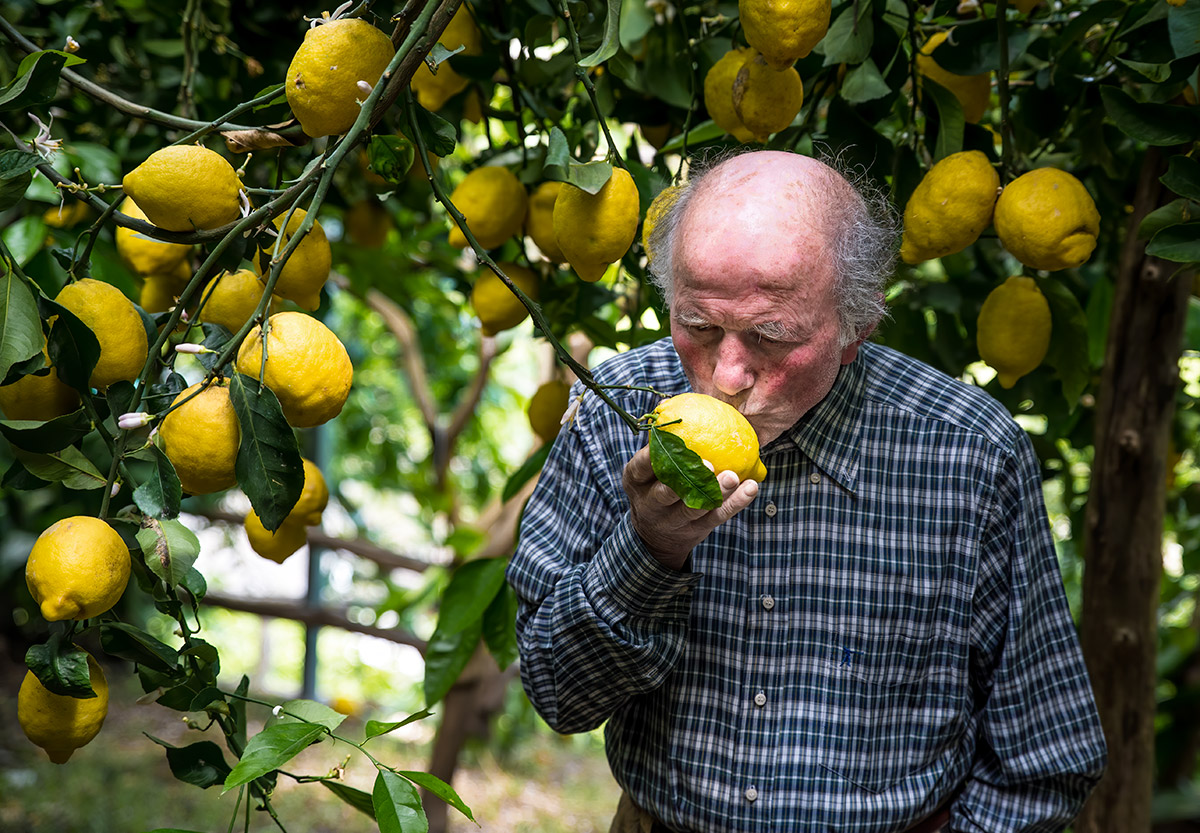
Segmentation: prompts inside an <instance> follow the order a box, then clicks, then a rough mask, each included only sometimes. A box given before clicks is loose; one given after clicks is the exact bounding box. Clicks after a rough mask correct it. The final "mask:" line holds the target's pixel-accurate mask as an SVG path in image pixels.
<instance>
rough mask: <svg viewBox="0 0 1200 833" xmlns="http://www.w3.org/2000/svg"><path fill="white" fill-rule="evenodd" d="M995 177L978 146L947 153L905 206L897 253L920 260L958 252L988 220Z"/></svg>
mask: <svg viewBox="0 0 1200 833" xmlns="http://www.w3.org/2000/svg"><path fill="white" fill-rule="evenodd" d="M999 188H1000V176H999V175H998V174H997V173H996V170H995V168H993V167H992V163H991V162H989V161H988V158H987V157H986V156H984V155H983V154H982V153H981V152H980V151H977V150H965V151H962V152H961V153H952V154H950V155H949V156H947V157H946V158H945V159H943V160H942V161H940V162H938V163H937V164H936V165H934V166H933V167H932V168H930V169H929V173H927V174H925V176H924V178H922V179H921V182H920V184H919V185H917V188H916V190H915V191H913V194H912V196H911V197H909V199H908V204H907V205H905V206H904V242H903V244H902V245H901V246H900V257H901V258H902V259H903V260H904V262H905V263H913V264H916V263H920V262H921V261H924V260H930V259H931V258H935V257H945V256H946V255H952V254H954V253H955V252H961V251H962V250H963V249H965V248H966V247H967V246H970V245H971V244H972V243H974V242H975V241H976V240H978V239H979V235H980V233H981V232H982V231H983V230H984V229H985V228H987V226H988V224H989V223H990V222H991V221H992V209H993V207H994V206H995V205H996V193H997V191H998V190H999Z"/></svg>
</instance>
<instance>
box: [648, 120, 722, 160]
mask: <svg viewBox="0 0 1200 833" xmlns="http://www.w3.org/2000/svg"><path fill="white" fill-rule="evenodd" d="M724 135H725V131H724V130H722V129H721V128H719V127H717V123H716V122H714V121H712V120H711V119H710V120H709V121H705V122H701V123H700V124H698V125H696V126H695V127H693V128H692V129H691V130H689V131H688V132H687V133H680V134H679V135H678V136H676V137H674V138H673V139H671V140H670V141H668V142H667V143H666V144H665V145H663V146H662V147H661V148H659V149H658V152H659V153H675V152H677V151H680V150H683V144H684V141H685V140H686V141H687V145H688V147H696V146H697V145H702V144H704V143H706V142H711V141H713V140H714V139H720V138H721V137H722V136H724Z"/></svg>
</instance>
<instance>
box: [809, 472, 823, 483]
mask: <svg viewBox="0 0 1200 833" xmlns="http://www.w3.org/2000/svg"><path fill="white" fill-rule="evenodd" d="M808 482H809V483H812V484H814V485H815V484H817V483H820V482H821V475H819V474H817V473H816V472H815V471H814V472H813V473H812V474H810V475H809V476H808Z"/></svg>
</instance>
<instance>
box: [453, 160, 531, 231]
mask: <svg viewBox="0 0 1200 833" xmlns="http://www.w3.org/2000/svg"><path fill="white" fill-rule="evenodd" d="M450 202H452V203H453V204H454V205H455V207H457V208H458V210H459V211H461V212H462V215H463V217H464V218H465V219H466V222H467V226H468V228H470V229H471V233H472V234H473V235H475V239H476V240H477V241H478V242H479V245H480V246H482V247H483V248H485V249H495V248H496V247H498V246H500V245H502V244H503V243H504V241H505V240H507V239H508V238H510V237H512V236H513V235H514V234H518V233H519V232H520V231H521V223H523V222H524V221H525V208H526V206H527V205H528V197H527V196H526V194H525V186H524V185H522V184H521V182H520V180H518V179H517V177H516V174H514V173H513V172H512V171H510V170H509V169H508V168H500V167H495V166H489V167H485V168H476V169H475V170H473V171H471V172H470V173H469V174H467V175H466V176H465V177H464V178H463V181H462V182H460V183H459V184H458V187H457V188H455V189H454V193H452V194H451V195H450ZM450 245H451V246H454V247H456V248H459V249H465V248H466V247H467V245H468V244H467V238H466V235H464V234H463V233H462V229H460V228H459V227H458V224H457V223H456V224H455V225H454V226H453V227H452V228H451V229H450Z"/></svg>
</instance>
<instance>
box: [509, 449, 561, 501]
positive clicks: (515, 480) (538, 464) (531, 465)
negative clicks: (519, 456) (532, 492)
mask: <svg viewBox="0 0 1200 833" xmlns="http://www.w3.org/2000/svg"><path fill="white" fill-rule="evenodd" d="M551 448H553V443H543V444H542V445H540V446H538V450H537V451H535V452H533V454H531V455H529V459H528V460H526V461H525V462H524V463H522V464H521V467H520V468H519V469H517V470H516V471H515V472H513V473H512V474H511V475H510V476H509V478H508V480H507V481H505V483H504V490H503V491H502V492H501V493H500V502H501V503H507V502H508V501H509V500H511V499H512V498H513V496H514V495H516V494H517V492H519V491H521V487H522V486H524V485H525V484H526V483H528V482H529V481H530V480H531V479H532V478H533V477H535V476H536V475H537V473H538V472H540V471H541V470H542V467H543V466H545V465H546V458H547V457H549V456H550V449H551Z"/></svg>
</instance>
